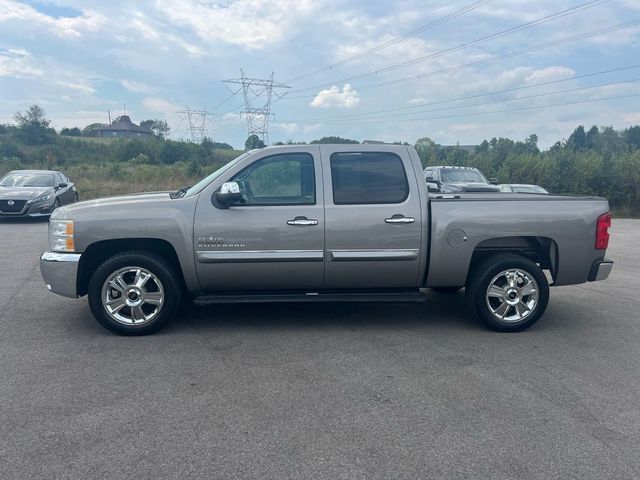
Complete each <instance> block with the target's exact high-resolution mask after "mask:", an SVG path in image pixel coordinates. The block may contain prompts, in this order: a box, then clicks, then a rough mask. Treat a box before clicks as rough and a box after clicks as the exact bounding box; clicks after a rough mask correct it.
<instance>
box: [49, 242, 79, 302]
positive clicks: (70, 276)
mask: <svg viewBox="0 0 640 480" xmlns="http://www.w3.org/2000/svg"><path fill="white" fill-rule="evenodd" d="M80 256H81V255H80V254H79V253H55V252H44V253H43V254H42V256H41V257H40V272H41V273H42V278H43V279H44V283H45V284H46V285H47V289H49V291H50V292H53V293H57V294H58V295H62V296H63V297H69V298H78V289H77V278H78V263H79V262H80Z"/></svg>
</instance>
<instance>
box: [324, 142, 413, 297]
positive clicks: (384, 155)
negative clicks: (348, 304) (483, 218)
mask: <svg viewBox="0 0 640 480" xmlns="http://www.w3.org/2000/svg"><path fill="white" fill-rule="evenodd" d="M379 148H380V150H379V151H376V150H372V149H370V148H366V147H365V148H363V149H362V151H357V150H352V149H345V148H344V146H343V147H342V148H340V146H335V147H323V150H322V157H323V169H324V170H323V171H324V177H325V179H326V181H325V184H326V185H327V186H326V188H325V196H326V201H325V222H326V232H325V244H326V254H325V287H326V288H406V287H415V286H417V285H418V282H419V269H420V247H421V241H422V233H421V207H420V198H419V193H418V192H420V190H419V188H418V185H417V180H416V174H415V172H414V171H413V165H412V163H411V160H410V158H409V155H408V152H406V151H405V150H400V149H397V148H395V149H389V148H385V147H379ZM419 173H422V172H419ZM420 180H421V181H423V180H422V175H420Z"/></svg>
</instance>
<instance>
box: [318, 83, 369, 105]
mask: <svg viewBox="0 0 640 480" xmlns="http://www.w3.org/2000/svg"><path fill="white" fill-rule="evenodd" d="M359 103H360V94H359V93H358V92H357V91H356V90H354V89H353V88H352V87H351V85H350V84H348V83H345V84H344V87H342V91H340V88H339V87H337V86H336V85H333V86H332V87H331V88H327V89H325V90H322V91H320V92H318V94H317V95H316V96H315V98H314V99H313V100H312V101H311V103H310V104H309V105H310V106H312V107H315V108H332V107H338V108H353V107H355V106H356V105H358V104H359Z"/></svg>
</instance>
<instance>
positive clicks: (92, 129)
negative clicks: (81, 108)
mask: <svg viewBox="0 0 640 480" xmlns="http://www.w3.org/2000/svg"><path fill="white" fill-rule="evenodd" d="M102 127H104V124H102V123H90V124H89V125H87V126H86V127H84V128H83V129H82V136H83V137H97V136H98V135H99V134H100V129H101V128H102Z"/></svg>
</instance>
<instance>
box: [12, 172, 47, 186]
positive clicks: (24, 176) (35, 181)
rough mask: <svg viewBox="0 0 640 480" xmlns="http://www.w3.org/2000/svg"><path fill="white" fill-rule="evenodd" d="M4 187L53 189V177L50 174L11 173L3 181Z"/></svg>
mask: <svg viewBox="0 0 640 480" xmlns="http://www.w3.org/2000/svg"><path fill="white" fill-rule="evenodd" d="M0 185H1V186H3V187H53V185H54V183H53V175H51V174H49V173H10V174H9V175H7V176H6V177H4V178H3V179H2V180H0Z"/></svg>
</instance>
